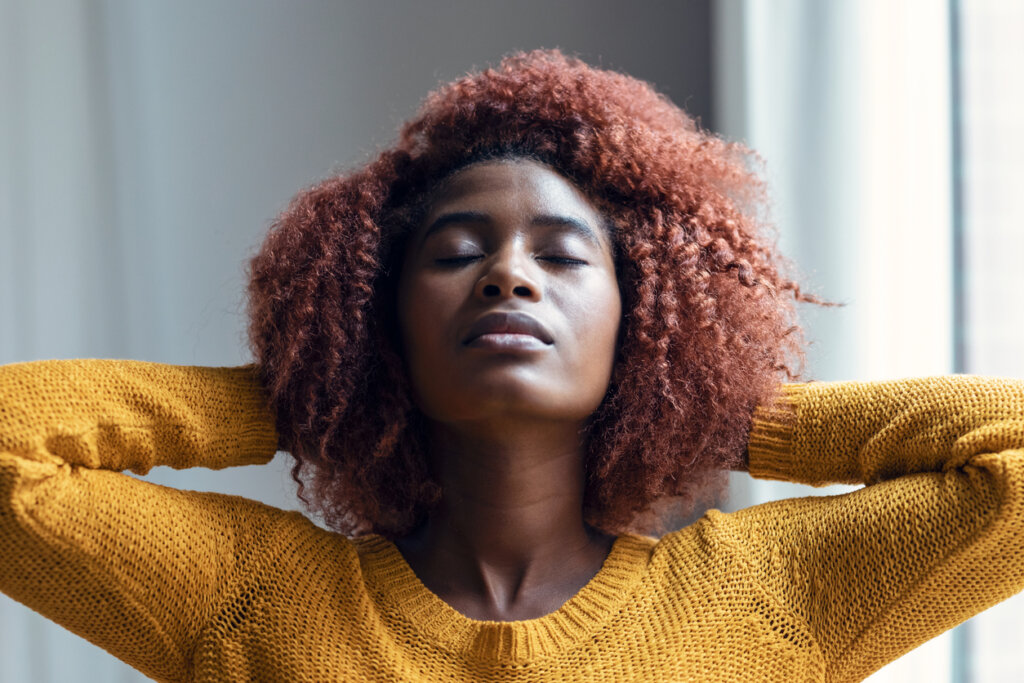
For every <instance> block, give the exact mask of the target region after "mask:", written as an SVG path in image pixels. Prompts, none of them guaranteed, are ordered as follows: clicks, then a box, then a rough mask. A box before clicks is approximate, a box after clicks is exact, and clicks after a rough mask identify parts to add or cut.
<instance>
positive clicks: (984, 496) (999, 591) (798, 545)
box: [732, 375, 1024, 681]
mask: <svg viewBox="0 0 1024 683" xmlns="http://www.w3.org/2000/svg"><path fill="white" fill-rule="evenodd" d="M749 453H750V465H749V469H750V473H751V474H752V475H753V476H755V477H759V478H766V479H779V480H786V481H793V482H801V483H806V484H811V485H815V486H820V485H825V484H831V483H846V484H851V483H864V484H866V486H865V487H864V488H862V489H859V490H856V491H853V492H851V493H848V494H845V495H840V496H830V497H809V498H800V499H792V500H784V501H776V502H772V503H768V504H765V505H759V506H755V507H752V508H748V509H747V510H743V511H741V512H739V513H737V514H736V515H733V516H732V517H734V518H735V524H736V527H735V529H734V530H735V532H736V537H735V540H736V547H737V548H738V549H739V550H738V552H739V553H741V554H743V555H745V556H746V558H747V560H746V561H747V562H748V565H749V567H750V568H751V570H752V571H753V572H755V574H756V575H757V580H758V581H759V582H760V583H761V585H762V586H763V587H764V589H765V590H766V592H767V593H769V594H771V595H772V596H775V598H776V599H777V600H778V601H779V602H780V603H781V606H782V609H784V610H787V611H788V612H789V613H790V614H791V615H793V616H794V617H795V618H796V619H797V620H798V621H799V622H800V623H803V624H804V625H805V626H806V628H807V629H808V630H809V631H810V633H811V635H812V636H813V637H814V639H815V640H816V642H817V643H818V645H819V647H820V648H821V651H822V653H823V656H824V658H825V662H826V667H827V670H828V672H829V675H828V680H830V681H853V680H861V679H862V678H863V677H865V676H867V675H868V674H869V673H871V672H872V671H874V670H876V669H878V668H880V667H881V666H883V665H884V664H886V663H887V662H890V661H892V660H894V659H896V658H898V657H899V656H900V655H902V654H903V653H905V652H907V651H909V650H911V649H913V648H915V647H917V646H918V645H920V644H921V643H923V642H925V641H926V640H929V639H930V638H932V637H934V636H936V635H938V634H940V633H942V632H943V631H946V630H947V629H949V628H951V627H953V626H955V625H956V624H958V623H960V622H962V621H964V620H966V619H968V618H969V617H971V616H973V615H974V614H977V613H978V612H981V611H982V610H984V609H986V608H987V607H990V606H991V605H993V604H995V603H997V602H1000V601H1002V600H1005V599H1006V598H1008V597H1010V596H1012V595H1013V594H1015V593H1017V592H1019V591H1020V590H1021V589H1024V381H1018V380H1001V379H994V378H984V377H974V376H965V375H954V376H948V377H935V378H921V379H908V380H896V381H886V382H826V383H808V384H791V385H786V386H784V387H783V389H782V393H781V395H780V397H779V399H778V400H777V401H775V402H774V403H773V404H772V405H771V406H768V407H763V408H759V409H758V411H757V412H756V413H755V421H754V428H753V430H752V432H751V437H750V444H749Z"/></svg>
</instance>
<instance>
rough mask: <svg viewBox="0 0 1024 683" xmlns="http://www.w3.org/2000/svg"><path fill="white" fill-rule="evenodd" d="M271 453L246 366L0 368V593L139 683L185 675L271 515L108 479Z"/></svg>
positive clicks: (55, 364)
mask: <svg viewBox="0 0 1024 683" xmlns="http://www.w3.org/2000/svg"><path fill="white" fill-rule="evenodd" d="M276 450H277V436H276V433H275V431H274V426H273V420H272V417H271V415H270V411H269V409H268V408H267V407H266V405H265V402H264V400H263V398H262V396H261V393H260V391H259V389H258V383H257V380H256V377H255V373H254V370H253V368H252V367H250V366H243V367H237V368H202V367H184V366H171V365H162V364H156V363H143V362H137V361H111V360H69V361H41V362H32V363H18V364H13V365H6V366H0V590H2V591H3V592H4V593H6V594H7V595H9V596H10V597H12V598H14V599H15V600H17V601H19V602H21V603H23V604H25V605H26V606H28V607H30V608H32V609H34V610H36V611H38V612H40V613H42V614H43V615H44V616H46V617H48V618H50V619H52V620H53V621H55V622H57V623H59V624H61V625H62V626H64V627H66V628H68V629H69V630H71V631H72V632H74V633H76V634H78V635H80V636H82V637H84V638H86V639H87V640H89V641H90V642H92V643H94V644H96V645H98V646H100V647H102V648H103V649H105V650H107V651H109V652H110V653H112V654H113V655H115V656H117V657H118V658H120V659H122V660H123V661H125V662H127V663H128V664H130V665H132V666H134V667H135V668H137V669H139V670H140V671H142V672H144V673H146V674H147V675H149V676H151V677H153V678H156V679H158V680H186V679H189V677H190V667H191V655H192V651H193V650H194V648H195V645H196V642H197V638H198V637H199V634H200V633H201V631H202V629H203V627H204V626H205V625H206V623H207V622H208V621H209V619H210V617H211V616H212V615H213V614H214V612H215V610H216V609H217V607H218V605H219V604H220V602H221V601H222V600H223V599H224V598H225V594H226V592H227V591H228V590H229V589H230V588H231V586H232V582H233V580H234V579H235V578H236V576H237V575H238V574H239V573H240V572H241V571H243V570H244V568H245V567H246V566H247V565H248V564H251V563H252V562H254V561H256V559H258V558H259V556H260V551H261V544H263V543H264V542H265V540H266V538H267V537H268V530H269V528H270V526H271V525H272V524H273V522H274V520H275V519H277V515H280V511H277V510H275V509H274V508H270V507H269V506H265V505H262V504H260V503H257V502H255V501H250V500H247V499H245V498H241V497H238V496H226V495H221V494H212V493H197V492H193V491H179V490H177V489H172V488H167V487H163V486H159V485H156V484H153V483H150V482H146V481H142V480H139V479H136V478H135V477H131V476H128V475H126V474H121V473H120V472H121V471H122V470H131V471H133V472H136V473H139V474H144V473H146V472H148V471H149V469H150V468H151V467H153V466H155V465H169V466H171V467H175V468H186V467H196V466H203V467H210V468H217V469H219V468H223V467H229V466H234V465H248V464H257V463H266V462H268V461H269V460H270V459H272V458H273V456H274V453H275V451H276ZM274 513H277V515H275V514H274ZM254 558H255V559H254Z"/></svg>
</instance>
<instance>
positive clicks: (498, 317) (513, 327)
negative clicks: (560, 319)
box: [462, 311, 554, 344]
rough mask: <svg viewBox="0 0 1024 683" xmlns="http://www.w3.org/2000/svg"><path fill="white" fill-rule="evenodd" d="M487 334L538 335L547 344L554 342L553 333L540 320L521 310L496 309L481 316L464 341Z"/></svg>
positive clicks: (469, 341)
mask: <svg viewBox="0 0 1024 683" xmlns="http://www.w3.org/2000/svg"><path fill="white" fill-rule="evenodd" d="M485 334H525V335H528V336H531V337H536V338H537V339H539V340H541V341H542V342H544V343H545V344H551V343H553V342H554V339H553V338H552V337H551V333H550V332H548V330H547V328H546V327H544V325H542V324H541V322H540V321H539V320H537V319H536V318H534V317H533V316H532V315H529V314H527V313H523V312H521V311H494V312H492V313H488V314H487V315H484V316H481V317H480V318H479V319H478V320H477V321H476V322H475V323H473V326H472V327H470V328H469V333H468V334H467V335H466V337H465V339H463V340H462V343H463V344H469V343H471V342H472V341H473V340H474V339H477V338H479V337H482V336H483V335H485Z"/></svg>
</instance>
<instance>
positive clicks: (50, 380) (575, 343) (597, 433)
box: [0, 52, 1024, 681]
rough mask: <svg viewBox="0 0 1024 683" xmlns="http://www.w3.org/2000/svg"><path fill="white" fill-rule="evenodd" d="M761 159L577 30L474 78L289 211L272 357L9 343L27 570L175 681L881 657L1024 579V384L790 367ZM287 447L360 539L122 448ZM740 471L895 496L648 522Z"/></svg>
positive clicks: (87, 625)
mask: <svg viewBox="0 0 1024 683" xmlns="http://www.w3.org/2000/svg"><path fill="white" fill-rule="evenodd" d="M745 163H746V154H745V151H744V150H743V149H741V148H739V147H736V146H732V145H728V144H726V143H724V142H722V141H720V140H718V139H716V138H714V137H713V136H711V135H709V134H707V133H705V132H702V131H700V130H698V129H697V128H696V126H695V125H694V123H693V122H692V121H691V120H690V119H689V118H687V117H686V115H685V114H683V113H682V112H681V111H680V110H678V109H677V108H676V107H674V106H673V105H672V104H671V103H669V102H668V101H667V100H666V99H664V98H662V97H661V96H659V95H657V94H656V93H655V92H654V91H653V90H652V89H651V88H650V87H649V86H647V85H646V84H643V83H641V82H638V81H636V80H634V79H631V78H629V77H627V76H624V75H621V74H615V73H610V72H605V71H600V70H596V69H592V68H590V67H587V66H586V65H584V64H582V63H580V62H578V61H576V60H572V59H566V58H565V57H563V56H561V55H560V54H558V53H557V52H535V53H529V54H525V55H518V56H515V57H511V58H509V59H507V60H505V61H504V62H502V64H501V65H500V67H499V68H498V69H496V70H494V71H486V72H483V73H480V74H474V75H470V76H467V77H466V78H463V79H461V80H459V81H456V82H455V83H452V84H449V85H448V86H445V87H444V88H442V89H440V90H439V91H437V92H435V93H433V94H432V95H431V96H429V97H428V99H427V101H426V102H425V104H424V106H423V109H422V110H421V112H420V114H419V115H418V116H417V117H416V118H415V119H413V120H412V121H411V122H409V123H408V124H406V126H405V127H404V128H403V130H402V132H401V135H400V138H399V140H398V142H397V143H396V144H395V146H394V147H393V148H391V149H388V150H386V151H384V152H382V153H381V154H380V156H379V157H378V158H377V159H376V160H374V161H373V162H371V163H370V164H368V165H367V166H366V167H365V168H363V169H360V170H358V171H356V172H353V173H351V174H349V175H347V176H344V177H338V178H333V179H329V180H327V181H325V182H323V183H321V184H320V185H318V186H316V187H313V188H311V189H309V190H307V191H305V192H303V193H302V194H300V195H299V196H298V197H297V198H296V199H295V200H294V202H293V203H292V205H291V206H290V207H289V209H288V210H287V211H286V212H285V213H284V214H283V215H282V216H281V218H280V219H279V221H278V222H277V224H276V225H275V226H274V228H273V230H272V231H271V233H270V235H269V236H268V238H267V241H266V242H265V244H264V246H263V249H262V250H261V252H260V253H259V254H258V255H257V256H256V258H255V259H254V260H253V263H252V269H251V281H250V297H251V305H250V313H251V325H250V334H251V340H252V345H253V349H254V351H255V355H256V363H255V364H254V365H252V366H244V367H239V368H199V367H175V366H164V365H157V364H152V363H140V362H133V361H63V362H59V361H51V362H43V363H27V364H20V365H12V366H7V367H4V368H2V371H0V492H2V495H0V506H2V507H0V539H2V543H3V546H2V551H3V557H4V560H3V562H2V563H0V587H2V588H3V590H4V592H5V593H7V594H9V595H11V596H12V597H14V598H15V599H17V600H20V601H22V602H23V603H25V604H26V605H29V606H30V607H32V608H33V609H36V610H38V611H40V612H41V613H43V614H45V615H47V616H49V617H50V618H52V619H54V620H56V621H58V622H59V623H61V624H63V625H65V626H66V627H67V628H69V629H71V630H73V631H75V632H76V633H79V634H81V635H83V636H84V637H86V638H88V639H89V640H91V641H92V642H94V643H96V644H98V645H100V646H101V647H104V648H105V649H107V650H109V651H110V652H112V653H114V654H115V655H116V656H118V657H120V658H122V659H123V660H125V661H126V662H128V663H130V664H131V665H133V666H135V667H137V668H138V669H140V670H141V671H143V672H145V673H147V674H148V675H150V676H152V677H154V678H156V679H158V680H169V681H172V680H173V681H176V680H311V681H313V680H315V681H322V680H430V681H433V680H468V681H492V680H493V681H499V680H507V681H513V680H515V681H556V680H561V681H572V680H580V681H583V680H586V681H599V680H609V681H624V680H637V681H659V680H666V681H668V680H672V681H678V680H702V681H737V680H743V681H747V680H797V679H799V680H813V681H824V680H830V681H832V680H835V681H847V680H850V681H852V680H860V679H862V678H863V677H864V676H866V675H867V674H869V673H870V672H872V671H874V670H875V669H877V668H879V667H880V666H882V665H883V664H884V663H886V662H888V661H890V660H892V659H894V658H896V657H898V656H899V655H900V654H902V653H904V652H906V651H907V650H909V649H912V648H913V647H915V646H916V645H918V644H920V643H922V642H924V641H925V640H927V639H929V638H931V637H933V636H934V635H936V634H938V633H940V632H942V631H944V630H946V629H948V628H950V627H952V626H953V625H955V624H957V623H959V622H960V621H962V620H964V619H966V618H968V617H969V616H971V615H973V614H975V613H977V612H978V611H981V610H983V609H984V608H986V607H987V606H989V605H992V604H994V603H995V602H997V601H999V600H1002V599H1005V598H1006V597H1009V596H1010V595H1012V594H1014V593H1015V592H1017V591H1019V590H1021V588H1022V587H1024V562H1022V561H1021V560H1020V551H1021V549H1022V547H1024V384H1022V383H1020V382H1014V381H1009V380H995V379H984V378H974V377H948V378H931V379H918V380H904V381H893V382H880V383H855V382H849V383H809V384H784V385H783V384H781V380H782V379H783V376H785V377H786V378H788V379H794V378H795V377H796V372H795V370H794V369H793V365H794V364H795V363H796V362H798V361H799V360H800V350H801V346H800V341H799V338H798V328H796V327H795V325H794V315H793V302H794V301H795V300H803V301H812V302H815V301H817V300H816V299H814V298H813V297H811V296H808V295H806V294H802V293H801V292H800V290H799V288H798V287H797V286H796V285H795V284H794V283H793V282H792V281H790V280H788V279H787V278H786V277H784V276H783V275H782V274H781V271H780V267H781V264H780V259H779V257H778V255H777V254H776V253H775V251H774V249H773V248H772V247H771V246H770V245H769V244H768V243H767V242H765V241H764V236H763V234H762V233H763V232H764V229H763V227H762V226H760V225H759V224H758V218H757V216H758V208H759V206H760V203H759V202H760V197H761V186H760V183H759V182H758V180H757V178H756V176H754V175H752V174H751V173H750V172H749V171H748V170H747V168H746V165H745ZM819 303H821V302H819ZM279 447H280V448H282V449H284V450H287V451H289V452H290V453H291V454H292V455H293V456H294V457H295V458H296V464H295V468H294V469H293V476H294V477H295V478H296V481H298V482H299V483H300V496H301V497H303V500H305V501H306V502H307V503H308V504H309V506H310V508H311V509H313V510H315V511H317V512H319V513H321V514H322V515H323V517H324V519H325V520H326V521H327V522H328V525H329V526H330V528H331V531H325V530H323V529H320V528H318V527H316V526H314V525H313V524H311V523H310V522H309V521H308V520H306V519H305V518H304V517H303V516H302V515H300V514H298V513H286V512H282V511H280V510H276V509H273V508H270V507H267V506H264V505H261V504H259V503H256V502H253V501H250V500H246V499H243V498H238V497H233V496H223V495H217V494H206V493H195V492H188V491H177V490H173V489H166V488H163V487H159V486H154V485H152V484H149V483H147V482H142V481H138V480H136V479H134V478H131V477H127V476H124V475H122V474H119V472H120V471H122V470H126V469H130V470H133V471H135V472H140V473H142V472H146V471H148V469H149V468H150V467H152V466H153V465H157V464H163V465H171V466H174V467H193V466H200V465H201V466H206V467H214V468H220V467H227V466H233V465H242V464H255V463H265V462H267V461H269V460H270V459H271V458H272V457H273V455H274V452H275V451H276V450H277V449H278V448H279ZM727 469H749V471H750V472H751V474H753V475H754V476H758V477H765V478H774V479H785V480H790V481H800V482H805V483H808V484H824V483H831V482H845V483H853V482H863V483H866V484H869V486H867V487H865V488H864V489H862V490H858V491H856V492H854V493H851V494H849V495H845V496H837V497H830V498H809V499H795V500H787V501H780V502H775V503H770V504H767V505H762V506H758V507H755V508H750V509H747V510H743V511H741V512H739V513H736V514H731V515H727V514H722V513H720V512H718V511H716V510H711V511H708V512H707V513H706V514H705V515H704V516H703V517H701V518H700V520H699V521H697V522H696V523H694V524H692V525H690V526H688V527H686V528H684V529H681V530H679V531H675V532H672V533H668V534H665V535H663V536H662V537H661V538H660V539H658V538H654V537H649V536H645V535H643V533H648V532H651V531H656V530H659V525H664V524H667V521H668V520H669V519H671V518H672V517H678V516H679V515H680V514H684V513H687V512H688V511H689V510H691V509H692V508H693V507H694V505H695V504H696V503H697V502H699V501H701V500H705V499H707V498H708V497H709V496H711V495H713V494H714V493H715V492H717V491H719V490H720V485H721V481H722V473H723V472H724V471H725V470H727Z"/></svg>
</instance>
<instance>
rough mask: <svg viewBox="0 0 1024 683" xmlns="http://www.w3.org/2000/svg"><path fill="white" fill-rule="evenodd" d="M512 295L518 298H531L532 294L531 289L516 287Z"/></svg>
mask: <svg viewBox="0 0 1024 683" xmlns="http://www.w3.org/2000/svg"><path fill="white" fill-rule="evenodd" d="M512 293H513V294H515V295H516V296H530V295H531V294H532V292H530V288H529V287H515V288H513V289H512Z"/></svg>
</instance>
